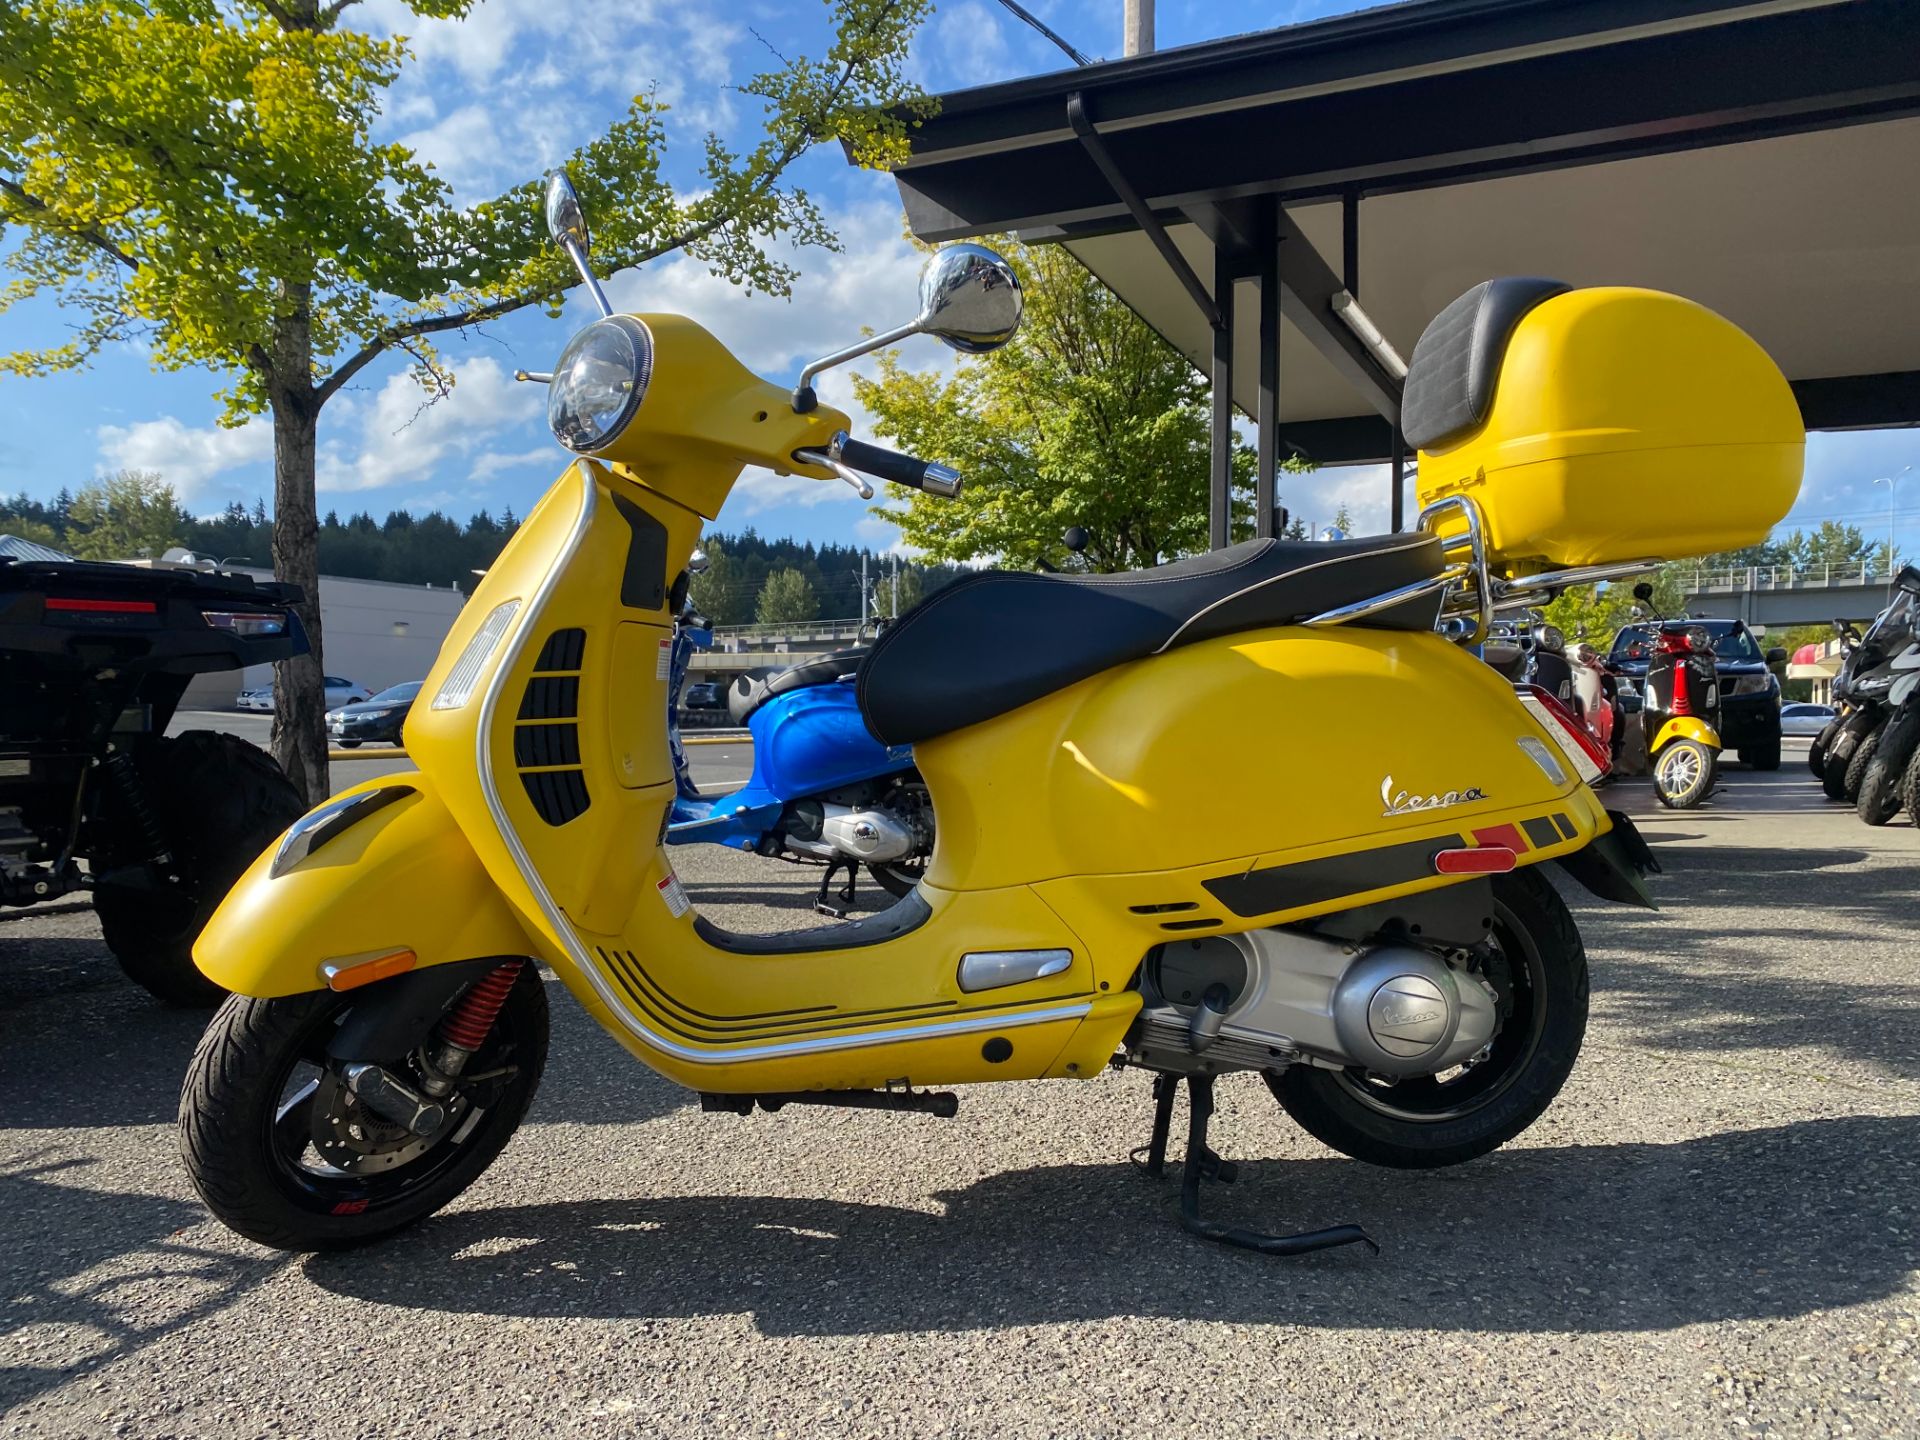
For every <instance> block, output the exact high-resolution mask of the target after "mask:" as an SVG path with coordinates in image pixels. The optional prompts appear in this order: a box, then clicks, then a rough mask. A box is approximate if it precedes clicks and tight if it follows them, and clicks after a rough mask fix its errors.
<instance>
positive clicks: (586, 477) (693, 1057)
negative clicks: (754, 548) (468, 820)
mask: <svg viewBox="0 0 1920 1440" xmlns="http://www.w3.org/2000/svg"><path fill="white" fill-rule="evenodd" d="M574 468H575V470H576V471H577V472H578V473H579V475H580V477H581V479H582V480H583V481H584V482H585V484H586V493H585V494H584V495H582V496H581V499H580V515H579V518H578V519H576V520H575V521H574V523H573V532H572V533H571V534H570V535H568V536H567V543H566V545H565V546H564V547H563V548H562V549H561V551H560V554H559V555H558V556H557V557H556V558H555V559H554V562H553V564H552V565H551V566H550V567H549V568H548V570H547V573H546V574H545V575H544V576H543V577H541V580H540V585H539V587H538V588H537V589H536V590H535V591H534V592H533V594H532V596H531V597H530V598H529V599H528V601H527V604H526V607H525V609H524V610H522V611H521V613H520V615H519V616H518V617H517V618H518V619H519V622H520V623H519V624H518V625H517V626H516V627H515V629H514V631H513V635H512V638H511V639H509V640H508V642H507V648H506V653H505V654H503V655H502V656H501V657H500V663H499V665H498V666H497V667H495V669H494V672H493V678H492V679H491V680H489V681H488V682H487V689H486V694H485V695H484V696H483V697H482V698H481V701H480V715H479V730H478V732H477V734H476V735H475V738H474V748H475V751H476V755H475V768H476V773H477V774H478V775H479V777H480V793H481V794H482V796H484V797H485V799H486V802H487V813H488V814H489V815H491V816H492V817H493V826H494V829H495V830H497V831H499V833H500V838H501V839H502V840H504V841H505V842H506V845H507V853H508V854H509V855H510V856H512V857H513V865H514V868H515V869H516V870H518V871H519V872H520V878H521V879H522V880H524V881H526V884H527V889H528V890H530V891H531V892H532V893H533V898H534V901H535V903H536V904H538V905H539V907H540V913H541V914H542V915H543V916H545V917H546V921H547V924H548V925H549V926H551V927H552V929H553V933H554V934H555V935H557V936H559V938H560V943H561V945H563V946H564V947H565V948H566V952H567V958H568V959H569V960H570V961H572V962H573V966H574V968H575V969H576V970H577V971H579V973H580V974H581V975H582V976H583V977H585V979H586V981H587V983H588V984H589V985H591V986H592V987H593V991H594V993H595V994H596V995H598V996H599V997H600V1001H601V1003H602V1004H603V1005H605V1006H606V1007H607V1009H608V1011H609V1012H611V1013H612V1014H614V1015H617V1016H619V1018H620V1023H621V1024H622V1025H624V1026H625V1027H626V1028H627V1029H628V1030H629V1031H630V1032H632V1034H633V1035H634V1036H635V1037H636V1038H637V1039H639V1040H641V1041H644V1042H645V1043H646V1044H647V1045H648V1046H650V1047H652V1048H653V1049H655V1050H658V1051H660V1052H662V1053H663V1054H667V1055H671V1056H673V1057H674V1058H675V1059H677V1060H685V1061H688V1062H690V1063H692V1064H696V1065H730V1064H733V1063H735V1062H736V1061H741V1060H772V1059H778V1058H780V1057H783V1056H788V1055H814V1054H821V1053H824V1052H826V1051H831V1050H857V1049H861V1048H864V1047H866V1046H870V1045H890V1044H892V1043H893V1042H894V1041H896V1040H933V1039H938V1038H940V1037H942V1036H947V1035H966V1034H971V1033H973V1032H976V1031H980V1030H1012V1029H1017V1028H1019V1027H1021V1026H1026V1025H1045V1024H1047V1023H1049V1022H1051V1021H1055V1020H1078V1019H1081V1018H1083V1017H1084V1016H1086V1015H1088V1014H1089V1013H1091V1012H1092V1010H1093V1002H1092V1001H1090V1000H1082V1001H1079V1002H1077V1003H1075V1004H1071V1005H1053V1006H1048V1007H1046V1008H1045V1009H1040V1010H1028V1011H1024V1012H1021V1013H1016V1014H1011V1015H1008V1014H994V1015H975V1016H969V1017H966V1018H962V1019H956V1020H943V1021H939V1022H937V1023H935V1024H932V1025H902V1026H896V1027H894V1028H893V1029H890V1030H869V1031H865V1032H863V1033H860V1034H854V1035H826V1036H820V1037H817V1038H815V1039H811V1040H789V1041H786V1042H784V1043H779V1044H772V1045H750V1046H741V1047H738V1048H734V1049H728V1050H698V1049H695V1048H693V1047H692V1046H690V1045H682V1044H680V1043H679V1042H678V1041H675V1040H669V1039H667V1038H666V1037H665V1036H663V1035H657V1034H655V1033H654V1032H653V1031H652V1030H651V1029H649V1028H648V1027H647V1026H645V1025H643V1024H641V1023H640V1022H639V1021H638V1020H636V1019H634V1017H633V1015H632V1014H631V1013H630V1012H629V1010H628V1008H627V1004H626V1002H625V1000H624V999H623V998H622V997H621V996H619V995H618V994H616V993H615V991H614V989H613V986H612V983H611V982H610V981H608V979H607V978H606V976H605V975H604V974H602V973H601V971H600V968H599V967H598V966H597V965H595V964H594V963H593V961H592V959H591V958H590V957H589V956H588V955H587V952H586V947H585V946H583V945H582V944H581V943H580V937H579V936H578V935H576V934H575V933H574V929H573V925H572V923H571V922H570V921H569V920H568V919H567V917H566V913H565V912H564V911H562V910H561V909H560V906H559V905H558V904H557V903H556V902H555V901H554V898H553V896H552V894H551V893H550V892H549V891H548V890H547V887H546V885H545V884H544V883H543V882H542V881H541V879H540V874H539V872H538V871H537V870H536V869H535V868H534V865H533V860H532V858H531V857H530V856H529V855H528V854H527V850H526V846H525V845H523V844H522V843H521V841H520V836H519V834H518V833H517V832H516V831H515V830H514V828H513V826H512V824H511V823H510V822H509V821H508V819H507V810H506V806H505V805H504V804H502V803H501V800H500V791H499V788H498V786H497V785H496V784H495V783H494V773H493V753H492V751H491V749H490V748H489V746H488V744H487V737H488V736H489V735H490V734H491V733H492V732H493V714H494V707H495V705H496V704H497V703H498V701H499V698H500V691H501V688H502V686H503V685H504V683H505V681H506V677H507V676H508V675H510V674H511V673H512V672H513V668H514V666H515V665H517V664H518V663H519V661H520V653H521V651H523V650H524V649H525V648H526V646H527V641H528V639H529V637H531V636H532V635H533V633H534V630H535V628H536V625H537V622H538V621H539V619H540V614H541V612H542V611H543V610H545V609H546V605H547V601H548V599H549V598H550V597H551V596H552V594H553V591H554V587H555V586H556V585H558V584H559V583H560V576H561V575H562V574H564V573H565V572H566V569H567V566H568V565H569V564H571V563H572V561H573V557H574V555H575V554H576V553H577V552H578V551H579V549H580V543H581V541H583V540H584V539H585V538H586V535H587V532H588V531H589V530H590V529H591V528H592V526H593V514H594V508H595V506H596V505H597V504H598V503H599V495H598V490H597V487H596V484H595V481H594V478H593V472H592V471H591V470H589V469H588V468H587V462H586V461H584V460H581V461H576V462H575V464H574Z"/></svg>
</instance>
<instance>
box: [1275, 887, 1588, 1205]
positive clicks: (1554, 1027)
mask: <svg viewBox="0 0 1920 1440" xmlns="http://www.w3.org/2000/svg"><path fill="white" fill-rule="evenodd" d="M1493 893H1494V907H1495V921H1494V935H1495V937H1496V939H1497V940H1498V941H1499V944H1500V950H1501V953H1502V955H1503V957H1504V963H1505V965H1506V966H1507V972H1506V974H1505V975H1504V976H1498V975H1496V976H1493V977H1491V978H1493V979H1494V984H1495V989H1497V990H1499V991H1500V992H1501V1009H1502V1013H1503V1019H1502V1022H1501V1027H1500V1029H1499V1031H1498V1032H1497V1033H1496V1034H1495V1036H1494V1039H1493V1043H1492V1045H1491V1046H1490V1047H1489V1053H1488V1054H1487V1056H1486V1058H1485V1059H1484V1060H1482V1061H1481V1062H1480V1063H1479V1064H1477V1065H1474V1066H1472V1067H1470V1068H1465V1069H1464V1070H1463V1071H1462V1073H1460V1074H1458V1075H1457V1076H1455V1077H1454V1078H1451V1079H1449V1080H1445V1081H1442V1080H1437V1079H1431V1078H1429V1079H1417V1080H1402V1081H1400V1082H1399V1083H1398V1084H1397V1085H1393V1086H1384V1085H1379V1084H1375V1083H1374V1082H1372V1081H1369V1080H1368V1079H1367V1078H1366V1077H1365V1076H1364V1074H1362V1073H1360V1072H1358V1071H1352V1070H1322V1069H1320V1068H1318V1067H1316V1066H1308V1065H1294V1066H1291V1067H1290V1068H1288V1069H1286V1070H1283V1071H1282V1072H1281V1073H1280V1074H1278V1075H1269V1076H1267V1085H1268V1087H1269V1088H1270V1089H1272V1091H1273V1093H1274V1096H1275V1098H1277V1099H1278V1100H1279V1101H1280V1104H1281V1105H1282V1106H1283V1107H1284V1108H1285V1109H1286V1112H1287V1114H1288V1115H1290V1116H1291V1117H1292V1118H1293V1120H1294V1121H1295V1123H1297V1124H1298V1125H1299V1126H1300V1128H1301V1129H1303V1130H1305V1131H1306V1132H1307V1133H1308V1134H1309V1135H1312V1136H1313V1137H1314V1138H1315V1139H1316V1140H1319V1141H1320V1142H1321V1143H1322V1144H1325V1145H1329V1146H1331V1147H1333V1148H1334V1149H1335V1150H1338V1151H1340V1152H1341V1153H1342V1154H1344V1155H1351V1156H1352V1157H1353V1158H1354V1159H1356V1160H1364V1161H1366V1162H1367V1163H1368V1164H1371V1165H1384V1166H1388V1167H1390V1168H1392V1169H1395V1170H1433V1169H1438V1168H1439V1167H1441V1166H1444V1165H1458V1164H1460V1163H1462V1162H1463V1161H1467V1160H1473V1159H1476V1158H1478V1157H1479V1156H1481V1155H1485V1154H1486V1153H1487V1152H1488V1151H1490V1150H1496V1149H1498V1148H1499V1147H1500V1146H1502V1145H1504V1144H1506V1143H1507V1141H1509V1140H1511V1139H1513V1137H1514V1136H1516V1135H1518V1134H1519V1133H1520V1132H1521V1131H1522V1130H1525V1129H1526V1128H1527V1127H1528V1126H1529V1125H1531V1124H1532V1123H1533V1122H1534V1121H1535V1120H1537V1119H1539V1118H1540V1115H1541V1113H1542V1112H1543V1111H1545V1110H1546V1108H1547V1106H1548V1105H1550V1104H1551V1103H1552V1102H1553V1097H1554V1096H1555V1095H1557V1094H1559V1093H1560V1087H1561V1086H1562V1085H1563V1084H1565V1083H1566V1079H1567V1076H1568V1075H1569V1074H1571V1073H1572V1071H1573V1065H1574V1061H1575V1060H1576V1059H1577V1058H1578V1057H1579V1054H1580V1042H1581V1040H1582V1039H1583V1038H1584V1037H1585V1035H1586V1032H1587V952H1586V947H1585V946H1584V945H1583V944H1582V943H1581V941H1580V932H1579V930H1578V929H1577V928H1576V927H1575V925H1574V923H1573V916H1572V915H1571V914H1569V913H1568V911H1567V907H1566V903H1565V902H1564V901H1562V900H1561V898H1560V896H1559V894H1558V892H1556V891H1555V890H1554V888H1553V886H1552V884H1550V883H1549V882H1548V881H1547V880H1546V879H1545V878H1544V877H1543V876H1541V874H1540V873H1539V871H1538V870H1537V869H1526V870H1516V871H1514V872H1513V873H1511V874H1508V875H1498V876H1495V877H1494V881H1493Z"/></svg>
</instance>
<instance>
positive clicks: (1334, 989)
mask: <svg viewBox="0 0 1920 1440" xmlns="http://www.w3.org/2000/svg"><path fill="white" fill-rule="evenodd" d="M1142 988H1143V990H1144V991H1145V992H1146V1003H1145V1005H1144V1006H1143V1007H1142V1009H1141V1012H1140V1018H1139V1020H1138V1022H1137V1024H1136V1028H1135V1030H1134V1032H1133V1036H1132V1038H1131V1039H1130V1040H1129V1042H1128V1051H1129V1059H1130V1060H1131V1061H1132V1062H1133V1063H1135V1064H1139V1065H1144V1066H1148V1067H1149V1068H1152V1069H1156V1070H1168V1071H1173V1072H1175V1073H1181V1074H1193V1073H1218V1072H1220V1071H1225V1070H1279V1069H1284V1068H1285V1067H1286V1066H1288V1065H1293V1064H1299V1063H1306V1064H1312V1065H1322V1066H1331V1067H1334V1068H1338V1069H1346V1068H1348V1067H1351V1066H1358V1067H1360V1068H1362V1069H1365V1070H1369V1071H1372V1072H1374V1073H1376V1074H1380V1075H1390V1076H1393V1077H1395V1078H1396V1079H1404V1078H1407V1077H1411V1076H1415V1075H1433V1074H1438V1073H1439V1072H1440V1071H1443V1070H1447V1069H1450V1068H1451V1067H1453V1066H1455V1065H1458V1064H1459V1063H1460V1062H1461V1061H1463V1060H1465V1059H1467V1058H1468V1057H1469V1056H1471V1055H1474V1054H1476V1053H1477V1052H1478V1051H1480V1050H1482V1049H1484V1048H1485V1047H1486V1045H1487V1044H1488V1042H1489V1041H1491V1040H1492V1039H1493V1035H1494V1031H1495V1030H1496V1029H1497V1028H1498V1024H1499V1012H1498V1009H1497V1008H1496V999H1495V996H1494V993H1493V990H1492V988H1491V987H1490V986H1489V985H1488V984H1487V983H1486V982H1485V981H1484V980H1482V979H1481V978H1480V977H1479V976H1477V975H1475V974H1473V973H1472V972H1470V971H1463V970H1456V969H1455V968H1454V967H1453V966H1451V965H1449V964H1448V963H1447V962H1446V960H1445V959H1443V958H1442V957H1441V956H1440V955H1439V954H1436V953H1435V952H1433V951H1430V950H1423V949H1420V948H1418V947H1417V946H1412V945H1405V944H1397V943H1382V944H1378V945H1369V946H1355V945H1348V944H1342V943H1341V942H1339V941H1337V940H1320V939H1315V938H1314V937H1312V936H1309V935H1302V934H1299V933H1297V932H1294V931H1290V930H1254V931H1249V932H1248V933H1246V934H1243V935H1210V936H1206V937H1203V938H1201V939H1196V940H1183V941H1176V942H1173V943H1170V944H1168V945H1167V946H1166V947H1165V948H1164V950H1163V951H1162V952H1161V955H1160V959H1159V961H1158V963H1157V964H1155V965H1151V966H1149V968H1148V973H1147V975H1146V977H1144V981H1143V986H1142ZM1210 992H1211V993H1212V994H1213V996H1214V998H1215V999H1216V1000H1219V1001H1221V1002H1222V1010H1223V1012H1224V1013H1222V1010H1213V1008H1212V1007H1211V1006H1209V1005H1208V1004H1206V1003H1205V997H1206V996H1207V995H1208V994H1209V993H1210ZM1210 1010H1212V1013H1208V1012H1209V1011H1210Z"/></svg>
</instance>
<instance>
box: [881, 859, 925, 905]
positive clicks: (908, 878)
mask: <svg viewBox="0 0 1920 1440" xmlns="http://www.w3.org/2000/svg"><path fill="white" fill-rule="evenodd" d="M926 873H927V857H926V856H924V855H919V856H915V857H914V858H913V859H911V860H893V861H889V862H888V863H887V864H885V865H869V866H867V874H869V875H871V876H872V877H873V883H874V884H876V885H878V886H879V887H880V888H881V889H882V890H884V891H886V892H887V894H889V895H891V896H892V897H893V898H894V899H896V900H903V899H905V898H906V897H907V896H908V895H910V894H912V893H913V887H914V886H916V885H918V884H919V883H920V877H921V876H923V875H925V874H926Z"/></svg>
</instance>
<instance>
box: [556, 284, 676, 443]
mask: <svg viewBox="0 0 1920 1440" xmlns="http://www.w3.org/2000/svg"><path fill="white" fill-rule="evenodd" d="M652 377H653V336H651V335H649V334H648V333H647V327H646V326H644V325H642V324H641V323H640V322H639V321H638V320H635V319H634V318H633V317H632V316H630V315H609V316H608V317H607V318H606V319H604V320H596V321H594V322H593V324H591V325H589V326H587V328H586V329H584V330H582V331H581V332H580V333H579V334H578V335H576V336H574V337H573V339H572V340H570V341H568V342H567V348H566V349H565V350H562V351H561V352H560V361H559V363H558V364H556V365H555V366H554V367H553V383H552V384H551V385H550V386H549V387H548V389H547V425H548V426H549V428H551V429H552V431H553V438H554V439H556V440H558V441H559V442H560V443H561V444H562V445H564V446H566V447H567V448H568V449H569V450H575V451H579V452H580V453H582V454H590V453H592V452H593V451H595V450H600V449H604V448H605V447H606V446H608V445H610V444H612V443H613V441H614V440H615V439H616V438H617V437H618V436H619V434H620V432H621V431H622V430H624V429H626V428H627V424H628V422H629V421H631V420H632V419H633V416H634V412H635V411H637V410H638V409H639V408H640V401H641V400H642V398H644V397H645V395H646V393H647V381H648V380H650V379H651V378H652Z"/></svg>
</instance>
